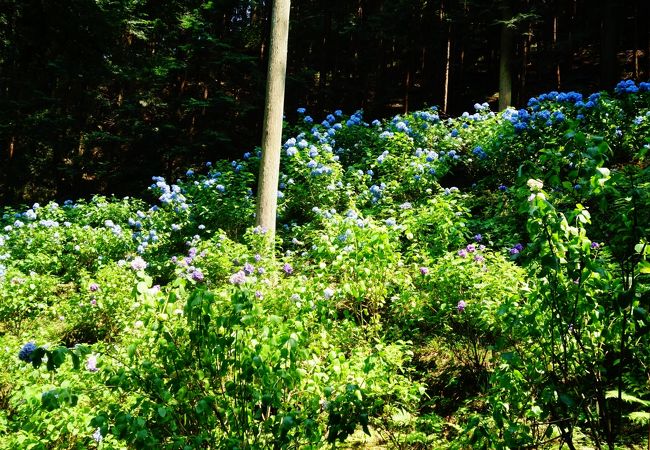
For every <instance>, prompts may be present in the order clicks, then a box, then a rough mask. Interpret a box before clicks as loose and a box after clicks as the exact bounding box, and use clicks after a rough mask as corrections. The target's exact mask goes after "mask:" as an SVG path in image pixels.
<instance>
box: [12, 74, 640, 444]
mask: <svg viewBox="0 0 650 450" xmlns="http://www.w3.org/2000/svg"><path fill="white" fill-rule="evenodd" d="M297 113H298V122H297V123H294V124H286V127H285V132H286V135H285V138H284V144H283V146H282V149H281V151H282V158H281V175H280V185H279V193H278V202H279V209H278V234H277V239H276V243H275V244H276V245H275V249H274V253H273V254H269V252H268V251H267V247H266V246H265V242H266V239H265V233H266V230H263V229H260V228H258V227H254V211H255V208H254V207H255V204H254V201H255V190H256V181H255V180H256V174H257V171H258V168H259V162H260V151H259V149H255V150H252V151H250V152H246V153H245V154H244V155H243V156H242V158H241V159H240V160H236V161H218V162H206V163H205V164H204V165H202V166H201V167H192V168H188V170H187V173H186V176H185V177H184V178H182V179H179V180H175V181H171V180H165V179H164V178H162V177H154V178H153V179H152V184H151V187H150V194H151V196H152V197H151V198H152V199H153V201H152V202H151V203H148V202H147V201H144V200H140V199H136V198H124V199H115V198H104V197H95V198H92V199H90V200H87V201H84V200H78V201H70V200H68V201H65V202H62V203H61V204H58V203H56V202H54V201H52V202H50V203H49V204H46V205H38V204H35V205H31V206H25V207H21V208H5V209H4V210H3V212H2V219H1V221H0V222H1V223H0V343H1V345H2V347H3V348H4V349H5V351H4V352H3V353H2V354H1V356H0V364H1V365H2V367H3V368H5V369H4V370H3V371H2V373H0V406H1V407H0V448H105V449H111V448H115V449H118V448H120V449H121V448H131V447H134V448H170V449H171V448H199V447H210V448H270V447H277V448H321V447H325V446H328V445H329V446H331V445H336V444H337V443H343V442H346V443H349V444H350V445H366V446H373V445H374V446H390V447H395V448H447V447H448V448H479V447H480V448H492V447H494V448H522V447H538V446H544V445H549V444H552V445H557V444H558V443H560V445H563V444H567V445H568V446H569V447H570V448H571V447H575V445H577V442H576V441H577V439H578V437H580V439H584V440H586V441H588V445H591V446H594V447H604V446H609V447H611V448H613V447H614V446H615V445H619V444H621V443H622V442H623V440H624V439H628V440H632V441H637V442H640V441H641V440H642V439H643V437H642V436H644V434H643V433H645V431H643V430H642V428H640V424H642V423H643V420H642V419H639V418H640V417H641V418H642V417H645V416H643V414H641V415H639V414H635V413H639V411H635V410H634V408H635V406H634V405H630V404H629V403H627V402H626V399H630V398H635V399H637V400H639V402H641V403H638V402H637V404H641V405H643V404H644V403H643V401H644V400H643V399H647V398H648V395H649V393H648V388H649V386H648V371H647V367H648V364H650V359H649V358H650V353H649V351H648V349H649V348H650V345H649V344H650V342H648V339H649V338H648V336H649V334H648V330H649V329H650V324H649V323H648V308H650V304H649V302H648V300H649V298H650V293H649V288H648V283H649V279H648V275H649V274H650V262H648V261H647V258H648V253H649V252H650V250H648V245H647V240H648V229H649V227H650V197H649V194H648V192H650V190H649V189H648V188H649V183H650V173H649V169H648V164H647V155H648V150H650V84H648V83H639V84H636V83H634V82H633V81H630V80H627V81H623V82H621V83H619V84H618V85H617V86H616V87H615V89H614V90H613V91H612V92H611V93H607V92H601V93H595V94H591V95H583V94H581V93H577V92H566V93H563V92H550V93H547V94H542V95H539V96H537V97H535V98H532V99H530V101H529V102H528V105H527V106H526V107H525V108H521V109H512V108H511V109H507V110H506V111H503V112H501V113H495V112H492V111H490V108H489V105H487V104H476V105H474V111H473V112H472V113H469V112H468V113H465V114H463V115H461V116H460V117H456V118H441V117H440V115H439V114H438V111H437V109H436V108H430V109H427V110H423V111H417V112H413V113H410V114H404V115H399V116H395V117H393V118H391V119H387V120H383V121H380V120H373V121H367V119H366V118H364V115H363V112H362V111H357V112H355V113H354V114H352V115H349V116H348V115H346V114H344V113H343V112H341V111H334V112H333V113H332V114H328V115H327V116H326V117H325V118H324V119H323V120H322V121H320V122H319V121H318V120H315V119H314V118H313V117H311V116H309V115H308V113H307V111H306V110H305V109H304V108H300V110H299V111H298V112H297Z"/></svg>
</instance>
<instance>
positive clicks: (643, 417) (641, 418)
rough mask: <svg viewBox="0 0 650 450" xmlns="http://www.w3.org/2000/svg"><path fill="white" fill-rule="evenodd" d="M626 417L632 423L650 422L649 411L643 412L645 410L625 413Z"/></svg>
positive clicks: (645, 423) (642, 423) (643, 423)
mask: <svg viewBox="0 0 650 450" xmlns="http://www.w3.org/2000/svg"><path fill="white" fill-rule="evenodd" d="M627 417H628V419H630V420H631V421H632V422H634V423H638V424H639V425H648V424H650V413H649V412H645V411H635V412H632V413H630V414H628V415H627Z"/></svg>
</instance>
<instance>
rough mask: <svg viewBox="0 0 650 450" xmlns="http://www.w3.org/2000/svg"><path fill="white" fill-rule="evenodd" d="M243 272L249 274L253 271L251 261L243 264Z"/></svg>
mask: <svg viewBox="0 0 650 450" xmlns="http://www.w3.org/2000/svg"><path fill="white" fill-rule="evenodd" d="M244 272H245V273H246V275H251V274H252V273H253V272H255V267H253V265H252V264H251V263H246V264H244Z"/></svg>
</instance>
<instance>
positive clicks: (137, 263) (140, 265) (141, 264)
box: [131, 256, 148, 270]
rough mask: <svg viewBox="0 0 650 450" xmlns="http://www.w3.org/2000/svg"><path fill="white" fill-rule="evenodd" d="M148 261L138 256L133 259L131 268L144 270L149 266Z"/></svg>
mask: <svg viewBox="0 0 650 450" xmlns="http://www.w3.org/2000/svg"><path fill="white" fill-rule="evenodd" d="M147 265H148V264H147V262H146V261H145V260H144V259H142V258H141V257H139V256H136V257H135V258H134V259H133V261H131V268H132V269H133V270H144V269H146V268H147Z"/></svg>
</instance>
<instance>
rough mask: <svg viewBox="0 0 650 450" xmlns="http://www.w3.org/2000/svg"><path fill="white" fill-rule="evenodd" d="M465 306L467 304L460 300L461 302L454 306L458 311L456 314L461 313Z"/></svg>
mask: <svg viewBox="0 0 650 450" xmlns="http://www.w3.org/2000/svg"><path fill="white" fill-rule="evenodd" d="M466 306H467V303H465V301H464V300H461V301H459V302H458V304H457V305H456V309H457V310H458V312H463V311H465V307H466Z"/></svg>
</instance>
